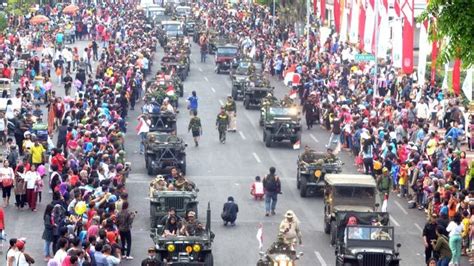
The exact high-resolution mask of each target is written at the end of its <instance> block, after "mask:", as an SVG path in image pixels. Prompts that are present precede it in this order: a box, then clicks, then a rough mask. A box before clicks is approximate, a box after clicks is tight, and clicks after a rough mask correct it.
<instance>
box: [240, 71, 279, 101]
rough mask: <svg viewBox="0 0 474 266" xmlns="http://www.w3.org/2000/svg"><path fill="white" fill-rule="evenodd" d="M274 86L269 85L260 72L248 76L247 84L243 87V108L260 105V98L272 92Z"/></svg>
mask: <svg viewBox="0 0 474 266" xmlns="http://www.w3.org/2000/svg"><path fill="white" fill-rule="evenodd" d="M274 89H275V88H274V87H271V86H270V82H269V81H268V80H267V79H265V77H263V76H262V75H260V74H253V75H252V76H250V77H249V82H247V86H245V87H244V107H245V109H250V108H257V109H260V108H261V107H262V100H263V99H264V98H265V97H266V96H267V95H268V94H269V93H271V94H272V93H273V90H274Z"/></svg>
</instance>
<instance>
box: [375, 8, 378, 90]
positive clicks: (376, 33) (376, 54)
mask: <svg viewBox="0 0 474 266" xmlns="http://www.w3.org/2000/svg"><path fill="white" fill-rule="evenodd" d="M374 8H375V16H374V17H375V19H374V20H375V40H374V47H375V51H374V53H375V76H374V96H375V95H378V93H379V92H378V74H377V73H378V66H379V61H378V51H379V49H378V44H379V0H375V7H374Z"/></svg>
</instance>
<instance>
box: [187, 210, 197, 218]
mask: <svg viewBox="0 0 474 266" xmlns="http://www.w3.org/2000/svg"><path fill="white" fill-rule="evenodd" d="M195 216H196V213H195V212H193V211H190V212H189V213H188V217H195Z"/></svg>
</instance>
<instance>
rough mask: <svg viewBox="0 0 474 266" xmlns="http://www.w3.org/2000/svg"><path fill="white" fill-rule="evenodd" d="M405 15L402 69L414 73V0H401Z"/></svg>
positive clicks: (407, 72) (406, 72) (404, 71)
mask: <svg viewBox="0 0 474 266" xmlns="http://www.w3.org/2000/svg"><path fill="white" fill-rule="evenodd" d="M400 1H401V6H400V7H401V12H402V15H403V18H404V19H403V53H402V57H403V60H402V70H403V73H405V74H411V73H413V35H414V31H415V27H414V25H413V24H414V16H415V15H414V6H415V3H414V0H400Z"/></svg>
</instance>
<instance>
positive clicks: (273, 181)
mask: <svg viewBox="0 0 474 266" xmlns="http://www.w3.org/2000/svg"><path fill="white" fill-rule="evenodd" d="M263 186H264V187H265V189H266V190H267V191H269V192H280V191H279V190H280V186H279V184H278V177H277V176H275V175H267V176H266V177H265V179H264V180H263Z"/></svg>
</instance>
